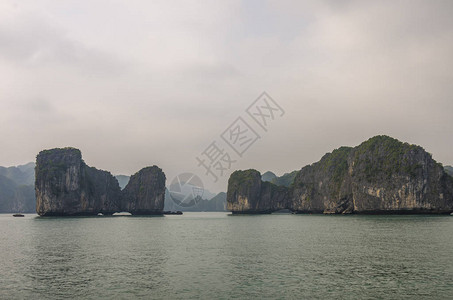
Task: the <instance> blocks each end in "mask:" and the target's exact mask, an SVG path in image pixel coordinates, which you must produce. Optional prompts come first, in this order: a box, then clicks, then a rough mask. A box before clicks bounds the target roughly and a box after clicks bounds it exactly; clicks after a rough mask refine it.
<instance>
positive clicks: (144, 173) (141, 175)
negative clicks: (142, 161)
mask: <svg viewBox="0 0 453 300" xmlns="http://www.w3.org/2000/svg"><path fill="white" fill-rule="evenodd" d="M164 200H165V174H164V172H162V170H161V169H160V168H158V167H157V166H152V167H147V168H144V169H141V170H140V171H139V172H137V173H136V174H134V175H132V176H131V178H130V180H129V183H128V184H127V185H126V187H125V188H124V190H123V196H122V201H121V203H122V204H121V207H122V211H127V212H130V213H131V214H142V215H152V214H162V211H163V209H164Z"/></svg>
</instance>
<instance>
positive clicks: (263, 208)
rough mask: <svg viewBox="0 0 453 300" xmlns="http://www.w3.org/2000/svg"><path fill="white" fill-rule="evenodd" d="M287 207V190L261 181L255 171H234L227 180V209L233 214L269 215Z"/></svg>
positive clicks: (258, 173) (259, 175)
mask: <svg viewBox="0 0 453 300" xmlns="http://www.w3.org/2000/svg"><path fill="white" fill-rule="evenodd" d="M287 206H288V190H287V188H286V187H282V186H277V185H275V184H273V183H270V182H267V181H262V180H261V174H260V172H258V171H256V170H246V171H235V172H233V173H232V174H231V176H230V178H229V179H228V191H227V209H228V210H230V211H232V212H234V213H250V214H252V213H258V214H259V213H271V212H273V211H276V210H280V209H285V208H287Z"/></svg>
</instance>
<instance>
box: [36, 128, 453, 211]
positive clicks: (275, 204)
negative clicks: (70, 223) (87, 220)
mask: <svg viewBox="0 0 453 300" xmlns="http://www.w3.org/2000/svg"><path fill="white" fill-rule="evenodd" d="M447 171H448V170H445V169H444V167H443V166H442V165H441V164H439V163H437V162H436V161H435V160H434V159H433V158H432V156H431V154H429V153H428V152H426V151H425V150H424V149H423V148H422V147H420V146H416V145H410V144H408V143H403V142H400V141H398V140H396V139H394V138H391V137H388V136H375V137H373V138H371V139H369V140H367V141H365V142H363V143H362V144H360V145H359V146H357V147H341V148H339V149H336V150H334V151H332V153H327V154H326V155H324V156H323V157H322V158H321V160H320V161H319V162H316V163H314V164H311V165H308V166H305V167H303V168H302V169H301V170H299V171H295V172H292V173H290V174H289V176H287V178H273V179H272V180H270V181H266V180H265V178H264V177H262V176H261V174H260V172H258V171H256V170H253V169H252V170H245V171H235V172H233V173H232V174H231V176H230V178H229V180H228V188H227V209H228V210H229V211H231V212H232V213H233V214H265V213H272V212H275V211H279V210H283V209H287V210H290V211H292V212H294V213H324V214H450V213H452V212H453V177H452V176H451V175H449V174H448V173H447ZM35 173H36V182H35V192H36V212H37V213H38V214H39V215H41V216H65V215H97V214H99V213H102V214H104V215H111V214H113V213H115V212H129V213H131V214H133V215H153V214H162V213H163V209H164V201H165V180H166V178H165V174H164V172H163V171H162V170H161V169H160V168H159V167H157V166H152V167H147V168H144V169H142V170H140V171H139V172H137V173H136V174H134V175H133V176H132V177H131V178H130V180H129V182H128V183H127V185H126V187H125V188H124V189H123V190H121V188H120V186H119V184H118V181H117V179H116V178H115V177H114V176H112V175H111V174H110V173H109V172H107V171H101V170H97V169H96V168H94V167H89V166H87V165H86V164H85V162H84V161H83V159H82V154H81V152H80V151H79V150H78V149H74V148H63V149H51V150H44V151H42V152H40V153H39V154H38V156H37V159H36V169H35ZM263 179H264V180H263ZM166 201H169V199H166Z"/></svg>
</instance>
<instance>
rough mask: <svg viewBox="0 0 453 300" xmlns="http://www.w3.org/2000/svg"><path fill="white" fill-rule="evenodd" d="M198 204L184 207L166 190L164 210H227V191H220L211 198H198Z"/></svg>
mask: <svg viewBox="0 0 453 300" xmlns="http://www.w3.org/2000/svg"><path fill="white" fill-rule="evenodd" d="M195 202H196V205H193V206H189V207H182V206H179V205H177V204H176V203H175V202H174V201H173V200H172V199H171V196H170V192H169V191H168V189H166V190H165V202H164V210H166V211H168V210H170V211H178V210H180V211H226V193H224V192H220V193H218V194H217V195H215V196H214V197H213V198H211V199H209V200H208V199H202V198H201V197H200V198H197V199H196V200H195Z"/></svg>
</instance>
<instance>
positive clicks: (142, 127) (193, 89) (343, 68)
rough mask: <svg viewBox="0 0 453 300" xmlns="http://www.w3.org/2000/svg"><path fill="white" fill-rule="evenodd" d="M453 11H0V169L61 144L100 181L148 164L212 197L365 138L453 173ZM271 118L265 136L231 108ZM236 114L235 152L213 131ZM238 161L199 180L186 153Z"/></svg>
mask: <svg viewBox="0 0 453 300" xmlns="http://www.w3.org/2000/svg"><path fill="white" fill-rule="evenodd" d="M452 15H453V1H413V0H411V1H393V0H392V1H311V2H310V1H231V0H228V1H168V0H165V1H97V0H92V1H50V0H49V1H37V0H29V1H26V0H21V1H9V0H5V1H2V2H0V137H1V139H0V149H1V150H0V151H1V152H0V153H1V156H0V165H3V166H9V165H17V164H22V163H26V162H29V161H32V160H34V159H35V156H36V154H37V153H38V152H39V151H40V150H42V149H48V148H54V147H64V146H73V147H77V148H79V149H81V150H82V153H83V156H84V159H85V161H86V162H87V163H88V164H89V165H92V166H95V167H97V168H101V169H106V170H109V171H111V172H112V173H114V174H132V173H134V172H136V171H138V170H139V169H140V168H142V167H144V166H147V165H153V164H157V165H158V166H160V167H161V168H162V169H163V170H164V171H165V173H166V174H167V182H168V181H171V180H172V178H173V177H174V176H175V175H177V174H178V173H180V172H195V173H197V174H199V176H200V177H201V179H202V180H203V182H204V183H205V185H206V186H207V187H208V188H210V189H213V190H226V180H227V178H228V176H229V173H230V172H231V171H232V170H234V169H246V168H256V169H258V170H260V171H262V172H263V171H266V170H272V171H274V172H275V173H277V174H283V173H284V172H288V171H292V170H294V169H299V168H300V167H302V166H304V165H306V164H309V163H312V162H315V161H317V160H319V158H320V157H321V156H322V155H323V154H324V153H326V152H330V151H331V150H333V149H335V148H338V147H339V146H342V145H350V146H355V145H357V144H359V143H360V142H362V141H364V140H366V139H367V138H369V137H371V136H374V135H377V134H387V135H391V136H393V137H395V138H398V139H400V140H402V141H407V142H410V143H415V144H419V145H422V146H423V147H424V148H425V149H426V150H427V151H429V152H431V153H432V154H433V156H434V158H435V159H436V160H438V161H440V162H442V163H443V164H453V151H452V148H453V138H452V133H453V118H452V112H453V71H452V70H453V55H452V54H453V18H452ZM263 91H266V92H267V93H268V94H269V95H270V96H272V97H273V98H274V99H275V101H276V102H277V103H278V104H279V105H280V106H281V107H282V108H283V109H284V110H285V114H284V115H283V116H282V117H280V118H276V119H275V120H274V121H273V122H272V123H271V124H269V128H268V131H267V132H264V131H263V130H262V129H261V128H259V127H256V124H253V123H252V121H251V119H250V120H249V119H246V117H247V115H246V114H245V109H246V108H247V107H248V106H249V105H250V104H251V103H252V102H253V101H254V100H255V99H256V98H257V97H258V96H259V95H260V94H261V93H262V92H263ZM239 116H242V117H243V118H244V120H246V121H247V122H248V124H249V125H250V126H255V130H256V131H257V133H258V134H259V135H260V136H261V138H260V139H259V140H258V141H256V143H254V144H253V145H252V146H251V147H250V148H249V149H248V150H247V151H246V152H245V153H244V155H243V157H237V156H234V157H233V154H234V153H233V152H232V151H231V149H228V148H227V146H226V145H225V144H222V143H221V138H220V134H222V132H224V131H225V130H226V129H227V127H228V126H229V125H230V124H231V123H232V122H233V121H234V120H236V118H237V117H239ZM213 141H218V144H219V145H221V146H222V147H223V148H224V150H225V151H228V152H231V156H232V158H234V159H235V160H237V161H236V162H235V163H234V164H233V165H232V166H231V170H230V171H228V172H227V173H226V174H225V176H224V177H221V179H220V180H219V182H218V183H216V184H214V182H213V179H212V178H211V177H210V176H204V169H202V168H201V167H198V166H197V161H196V159H195V157H197V156H200V155H201V153H202V152H203V151H204V150H205V149H206V148H207V147H208V146H209V145H210V144H211V142H213Z"/></svg>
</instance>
